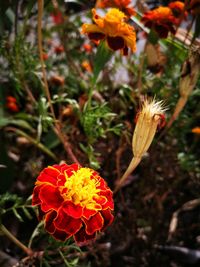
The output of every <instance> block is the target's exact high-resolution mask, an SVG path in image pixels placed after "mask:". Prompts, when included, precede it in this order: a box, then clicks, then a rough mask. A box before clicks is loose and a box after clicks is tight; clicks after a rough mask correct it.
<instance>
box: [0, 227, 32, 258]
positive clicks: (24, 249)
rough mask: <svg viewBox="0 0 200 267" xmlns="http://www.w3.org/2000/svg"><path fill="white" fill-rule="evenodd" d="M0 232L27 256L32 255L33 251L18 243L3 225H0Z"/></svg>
mask: <svg viewBox="0 0 200 267" xmlns="http://www.w3.org/2000/svg"><path fill="white" fill-rule="evenodd" d="M0 230H1V232H2V233H3V234H4V235H5V236H7V237H8V239H10V240H11V241H12V242H13V243H15V245H16V246H18V247H19V248H21V249H22V250H23V251H24V252H25V253H26V254H27V255H29V256H31V255H33V251H32V250H31V249H29V248H28V247H26V246H25V245H24V244H23V243H22V242H21V241H19V240H18V239H17V238H16V237H15V236H14V235H13V234H12V233H11V232H10V231H9V230H8V229H7V228H6V227H5V226H4V225H3V224H1V225H0Z"/></svg>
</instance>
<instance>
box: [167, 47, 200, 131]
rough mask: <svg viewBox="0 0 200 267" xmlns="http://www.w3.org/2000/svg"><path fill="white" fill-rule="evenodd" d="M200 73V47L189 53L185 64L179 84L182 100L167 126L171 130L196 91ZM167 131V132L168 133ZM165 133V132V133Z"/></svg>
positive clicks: (193, 48)
mask: <svg viewBox="0 0 200 267" xmlns="http://www.w3.org/2000/svg"><path fill="white" fill-rule="evenodd" d="M199 73H200V47H199V46H193V47H192V48H191V50H190V52H189V56H188V58H187V59H186V61H185V62H184V64H183V67H182V71H181V78H180V82H179V92H180V98H179V100H178V102H177V104H176V107H175V110H174V113H173V115H172V117H171V119H170V120H169V122H168V123H167V125H166V130H167V129H169V128H170V127H171V125H172V123H173V122H174V121H175V120H176V119H177V118H178V116H179V114H180V112H181V111H182V109H183V108H184V106H185V104H186V103H187V101H188V98H189V96H190V95H191V93H192V90H193V89H194V87H195V85H196V83H197V80H198V77H199ZM166 130H165V131H166ZM165 131H164V132H165Z"/></svg>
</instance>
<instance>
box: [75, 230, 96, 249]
mask: <svg viewBox="0 0 200 267" xmlns="http://www.w3.org/2000/svg"><path fill="white" fill-rule="evenodd" d="M95 237H96V233H94V234H93V235H88V234H87V233H86V232H85V228H84V227H82V228H81V229H80V230H79V231H78V233H76V234H75V235H74V239H75V241H76V242H77V243H79V245H85V244H87V243H88V241H90V240H93V239H95Z"/></svg>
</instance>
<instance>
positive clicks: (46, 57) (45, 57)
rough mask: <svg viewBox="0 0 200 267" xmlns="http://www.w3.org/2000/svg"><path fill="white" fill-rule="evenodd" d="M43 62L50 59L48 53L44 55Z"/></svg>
mask: <svg viewBox="0 0 200 267" xmlns="http://www.w3.org/2000/svg"><path fill="white" fill-rule="evenodd" d="M42 58H43V60H47V59H48V58H49V55H48V54H47V53H44V52H43V53H42Z"/></svg>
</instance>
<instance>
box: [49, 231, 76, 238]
mask: <svg viewBox="0 0 200 267" xmlns="http://www.w3.org/2000/svg"><path fill="white" fill-rule="evenodd" d="M52 236H53V237H55V239H57V240H60V241H65V240H66V239H68V238H69V237H71V235H69V234H67V233H65V232H64V231H60V230H56V231H55V232H54V233H53V234H52Z"/></svg>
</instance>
